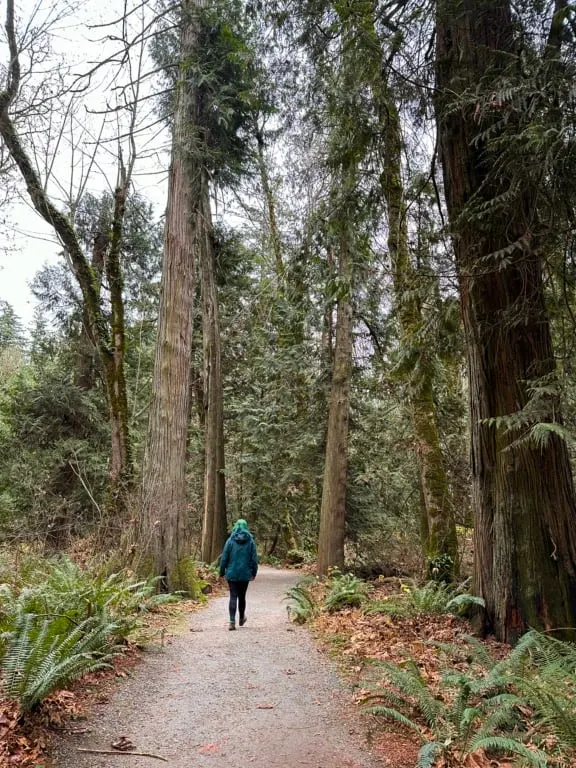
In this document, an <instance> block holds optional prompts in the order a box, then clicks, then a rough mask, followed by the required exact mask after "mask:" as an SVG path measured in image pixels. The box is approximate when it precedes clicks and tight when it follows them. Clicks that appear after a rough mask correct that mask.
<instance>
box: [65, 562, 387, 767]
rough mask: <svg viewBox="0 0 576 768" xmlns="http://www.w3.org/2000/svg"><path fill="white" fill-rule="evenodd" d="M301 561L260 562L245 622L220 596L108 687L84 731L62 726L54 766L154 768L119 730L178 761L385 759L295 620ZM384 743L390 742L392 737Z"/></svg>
mask: <svg viewBox="0 0 576 768" xmlns="http://www.w3.org/2000/svg"><path fill="white" fill-rule="evenodd" d="M298 577H299V574H298V573H297V572H294V571H286V570H272V569H270V568H262V569H261V570H260V572H259V574H258V578H257V579H256V581H255V582H254V583H253V584H251V585H250V589H249V590H248V608H247V617H248V621H247V624H246V626H245V627H243V628H241V629H240V628H237V629H236V631H234V632H230V631H228V629H227V597H217V598H214V599H212V600H211V601H210V603H209V605H208V606H207V607H206V608H205V609H204V610H202V611H199V612H196V613H193V614H191V615H188V617H187V621H186V625H185V626H182V627H181V631H180V632H179V633H177V634H176V635H175V636H173V637H172V638H171V639H170V642H168V643H167V644H165V647H164V648H163V649H162V650H159V651H158V652H151V653H148V654H147V655H146V656H145V657H144V659H143V661H142V662H141V663H140V664H138V665H137V666H135V667H134V668H133V669H132V670H131V671H129V672H128V673H126V679H123V680H122V682H121V684H120V685H114V686H113V690H111V691H110V693H109V694H108V693H107V694H102V695H100V697H99V700H98V699H97V700H96V702H95V703H94V706H93V707H92V712H91V713H90V715H89V717H88V719H87V720H85V721H83V722H82V724H81V726H80V727H78V729H77V733H76V734H75V735H70V734H68V735H66V736H58V737H57V738H56V739H55V742H54V744H53V749H52V765H53V766H54V767H55V768H117V767H118V766H127V767H128V766H129V768H145V767H147V766H150V765H161V763H160V762H159V761H158V760H157V759H154V758H152V757H140V756H137V755H134V754H130V753H121V752H114V753H113V754H97V753H93V752H83V751H80V750H110V751H113V750H111V745H112V743H114V742H117V741H118V740H119V739H120V738H121V737H126V739H129V740H130V742H131V743H132V745H133V746H134V748H135V750H136V751H138V752H146V753H151V754H154V755H157V756H160V757H163V758H166V759H167V760H168V761H169V764H170V765H172V766H175V767H176V768H185V767H186V768H191V767H192V766H199V767H201V766H213V768H217V767H218V766H219V765H222V766H226V767H227V768H247V766H254V768H300V766H303V767H304V768H306V767H308V768H377V766H387V765H390V764H391V761H389V760H388V759H386V757H385V751H384V753H383V754H382V755H380V756H378V755H376V754H374V753H373V752H371V751H370V750H369V749H368V745H367V742H366V735H367V734H366V722H365V719H362V718H361V717H360V715H359V714H358V710H357V709H356V708H355V707H353V706H352V704H351V701H352V693H351V691H350V690H346V686H345V685H343V684H342V682H341V679H340V677H339V675H338V673H337V670H336V667H335V665H334V664H333V662H331V661H329V660H328V659H327V658H326V656H325V655H323V654H322V653H320V652H319V651H318V649H317V647H316V645H315V644H314V642H313V640H312V639H311V638H310V636H309V634H308V632H307V631H306V630H305V629H302V628H299V627H295V626H294V625H292V624H290V623H289V621H288V618H287V611H286V604H285V603H283V602H282V598H283V596H284V593H285V591H286V589H287V588H288V587H289V586H290V585H292V584H295V583H296V582H297V581H298ZM384 749H385V745H384Z"/></svg>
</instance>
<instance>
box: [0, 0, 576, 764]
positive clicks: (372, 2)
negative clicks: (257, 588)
mask: <svg viewBox="0 0 576 768" xmlns="http://www.w3.org/2000/svg"><path fill="white" fill-rule="evenodd" d="M2 13H3V15H4V18H3V24H4V27H3V30H2V33H1V36H0V180H1V187H2V199H1V200H0V207H1V211H0V221H1V226H2V233H3V236H2V242H3V252H4V256H3V262H2V263H4V264H6V263H7V261H6V260H15V261H18V260H20V259H23V258H24V257H25V253H27V252H28V250H27V249H30V248H32V249H33V248H34V247H35V244H34V242H35V241H34V235H33V234H32V233H31V230H35V231H38V230H40V229H41V231H42V233H44V234H43V237H44V239H47V240H49V241H50V243H51V250H52V255H51V256H50V258H47V260H46V262H45V264H44V266H43V267H42V268H41V269H40V270H39V271H38V272H37V273H36V275H35V277H34V278H33V280H32V281H31V283H30V284H29V290H30V292H31V295H32V297H33V305H34V315H33V318H32V319H31V320H30V321H26V322H25V321H23V320H22V319H21V317H20V316H19V312H18V308H17V307H16V306H15V304H14V302H13V301H12V297H11V296H10V295H7V294H5V293H4V291H3V288H2V282H1V274H0V582H3V583H2V584H0V629H2V632H3V634H1V633H0V657H2V655H4V657H5V659H4V661H3V662H2V664H3V665H4V672H3V674H4V677H5V679H6V680H8V681H9V684H8V687H9V688H10V685H12V686H13V687H12V688H10V691H12V693H13V692H14V690H16V689H17V688H18V680H17V679H16V678H17V677H18V674H16V673H18V670H20V671H21V669H22V667H21V666H17V667H14V665H12V672H10V669H11V667H10V664H11V663H12V662H13V657H14V654H17V653H21V652H22V647H23V645H26V643H27V644H28V645H30V644H32V646H33V647H34V648H36V651H37V652H38V653H39V652H40V650H39V648H40V645H41V643H45V644H49V643H48V640H47V639H46V638H48V639H50V638H52V640H50V642H52V641H53V643H55V644H56V645H55V646H54V645H53V646H51V647H52V649H54V648H56V649H57V650H58V653H61V654H62V659H64V658H65V656H66V653H67V651H66V648H65V644H66V642H67V641H63V640H62V637H64V636H66V633H69V630H70V626H69V624H68V626H67V628H66V630H65V631H64V629H63V625H62V621H63V619H62V615H66V616H68V618H69V619H70V622H72V624H73V625H75V631H76V634H77V637H76V638H75V640H74V642H75V643H78V654H79V655H81V653H84V652H86V649H87V648H92V650H91V651H90V652H89V656H90V661H91V664H92V665H93V666H94V668H96V667H97V666H98V665H99V664H100V663H101V662H102V658H101V657H100V656H98V655H97V654H96V655H94V653H95V652H94V653H93V651H94V648H96V647H100V646H98V641H97V637H100V639H101V638H102V637H104V636H106V637H108V636H110V635H118V631H119V630H118V627H111V626H110V622H111V623H112V624H115V623H116V624H117V623H118V622H119V621H120V623H121V621H122V619H120V618H118V617H119V616H120V615H121V614H123V612H125V611H126V612H128V613H129V612H130V611H131V610H134V609H135V606H136V605H137V604H139V603H138V600H136V601H135V602H133V603H132V602H130V600H129V599H128V595H129V593H130V590H132V588H134V589H135V593H134V594H138V595H139V596H140V597H139V599H140V600H142V601H149V603H150V605H152V604H156V605H160V604H162V603H163V602H166V601H170V600H171V599H172V597H173V595H174V594H175V593H177V594H180V595H182V596H188V597H196V598H198V596H201V592H202V589H203V588H204V587H205V579H206V578H208V577H207V576H206V574H207V573H210V567H211V566H213V564H214V563H216V561H217V560H218V557H219V555H220V553H221V551H222V547H223V545H224V542H225V541H226V538H227V536H228V534H229V533H230V530H231V528H232V525H233V523H234V521H235V520H237V519H238V518H245V519H246V520H247V521H248V523H249V525H250V529H251V530H252V531H253V533H254V535H255V538H256V541H257V544H258V550H259V555H260V559H261V561H262V562H265V563H269V564H271V565H276V564H280V563H284V564H286V563H288V564H291V565H303V566H304V567H305V569H306V570H308V571H310V572H311V573H312V572H313V573H315V574H317V575H318V576H319V577H320V580H319V581H318V580H317V581H315V582H314V583H315V585H316V586H314V587H313V588H312V592H308V591H307V587H305V586H301V587H297V588H296V592H293V594H292V597H293V598H294V599H295V600H296V606H297V609H298V610H300V612H304V613H314V612H315V610H316V608H315V607H314V606H316V607H317V605H316V602H315V601H316V600H320V603H321V601H322V600H324V599H326V594H325V593H324V592H323V593H322V595H323V596H322V595H321V596H320V597H318V595H317V594H316V593H315V590H317V589H324V590H326V589H328V599H330V598H329V595H330V594H332V593H330V589H331V588H332V590H333V591H334V588H336V592H335V593H334V594H336V595H337V597H336V598H333V599H334V600H336V602H338V599H339V598H338V594H340V593H339V592H338V589H341V590H344V591H345V588H349V595H352V599H351V601H350V605H356V603H355V600H356V598H358V599H360V598H359V597H358V596H359V595H360V594H361V593H362V590H363V589H364V588H363V587H362V586H358V585H359V584H360V580H362V579H364V580H368V581H370V582H371V583H373V582H374V580H376V582H375V583H376V584H378V583H380V584H382V583H386V580H387V579H389V578H397V579H403V578H406V579H411V580H413V583H414V584H418V585H420V586H419V588H424V589H427V590H428V591H429V594H431V595H432V594H433V595H436V596H437V595H438V594H439V593H442V594H445V597H446V601H445V603H448V602H450V600H452V601H453V600H454V599H457V600H458V599H459V598H458V597H455V596H460V603H459V607H460V609H462V611H463V612H464V613H465V614H466V618H467V620H470V621H471V623H472V624H471V626H472V627H473V628H474V631H475V632H476V633H477V635H478V637H481V638H483V637H487V636H490V637H493V638H494V639H495V640H496V641H498V642H501V643H507V644H511V645H514V644H516V643H518V642H519V643H520V646H518V647H520V648H524V649H526V648H531V647H532V646H530V643H531V642H536V645H537V647H538V648H539V649H540V651H539V653H540V652H541V653H542V654H543V655H544V656H546V654H548V656H546V658H547V659H548V661H550V658H549V655H550V654H552V653H553V650H551V649H556V650H555V651H554V653H556V654H557V655H558V658H560V657H561V659H563V660H564V662H566V665H565V667H563V671H562V674H561V675H560V678H561V679H562V685H567V686H568V688H567V691H568V692H567V693H566V696H567V699H566V701H569V702H572V697H571V695H569V694H570V690H572V689H571V688H570V686H572V685H574V684H576V681H575V680H574V669H575V668H576V666H575V665H574V664H573V660H574V658H576V653H575V652H574V650H573V645H572V642H573V641H574V636H575V630H576V493H575V488H574V462H575V460H576V452H575V451H576V449H575V445H574V436H575V434H576V433H575V428H576V370H575V368H574V360H575V359H576V357H575V354H576V353H575V349H574V341H575V339H576V239H575V238H576V222H575V218H574V210H575V207H574V204H575V199H576V186H575V184H574V178H575V177H576V11H575V8H574V6H573V5H571V4H570V3H569V2H568V1H567V0H524V1H523V2H521V3H513V2H512V1H511V0H435V1H434V0H427V1H426V2H421V1H420V0H267V1H266V2H264V1H263V0H179V1H176V0H157V2H156V1H155V2H147V1H146V0H144V1H141V0H125V2H124V3H115V2H113V3H111V4H110V7H106V8H105V9H104V8H102V9H98V10H95V9H93V8H90V7H89V4H80V5H79V6H78V7H77V8H73V7H72V6H69V5H68V4H67V3H59V2H52V0H40V2H37V3H32V2H29V0H5V8H4V10H3V11H2ZM23 211H25V215H24V217H23V218H22V212H23ZM27 222H32V223H31V224H28V223H27ZM23 254H24V255H23ZM120 573H121V574H123V575H122V576H119V575H118V574H120ZM111 574H112V575H111ZM324 577H327V579H328V581H326V579H325V578H324ZM107 578H108V579H111V581H110V582H109V583H108V581H106V579H107ZM94 579H96V581H94ZM123 579H125V580H126V581H123ZM378 579H379V580H380V581H378ZM38 580H40V581H41V582H42V584H44V585H46V584H50V585H51V586H50V590H51V591H50V590H48V591H47V592H46V594H48V592H50V595H51V597H46V594H44V592H43V590H44V587H42V589H40V588H39V587H38V584H37V583H36V582H37V581H38ZM66 580H68V581H67V582H66V583H71V581H74V580H76V581H78V583H80V582H81V585H82V587H81V589H86V590H88V591H90V590H92V591H93V598H91V600H92V599H93V601H94V605H96V604H97V603H98V600H102V607H103V608H104V607H105V608H106V610H108V608H109V607H110V606H116V608H114V609H113V610H112V611H111V613H110V612H109V613H106V615H105V616H104V618H103V619H102V622H101V623H100V624H98V622H97V621H96V618H95V615H93V614H86V615H85V614H83V613H82V612H75V613H73V615H72V614H68V610H72V606H73V604H74V601H72V602H71V603H70V605H68V606H63V605H61V604H60V603H59V602H58V600H60V598H56V597H55V595H56V592H58V589H59V588H58V589H56V586H55V585H56V582H58V583H59V584H62V583H64V581H66ZM346 580H348V581H346ZM362 583H364V582H362ZM322 584H323V585H324V587H320V586H319V585H322ZM34 585H36V586H34ZM95 585H96V586H95ZM106 585H108V586H106ZM326 585H328V586H326ZM330 585H332V586H330ZM335 585H336V587H335ZM422 585H424V586H422ZM35 589H36V590H40V592H38V595H37V597H36V598H35V599H34V600H31V599H30V594H32V593H34V590H35ZM78 589H80V586H78ZM2 590H4V591H2ZM27 590H28V591H27ZM94 590H95V591H94ZM115 590H117V591H115ZM126 590H127V591H126ZM443 591H444V592H443ZM96 593H98V597H97V596H96ZM104 593H105V594H104ZM34 594H36V593H34ZM70 594H72V593H70ZM113 594H114V597H112V595H113ZM464 596H466V597H464ZM386 599H387V598H386ZM35 600H36V602H35ZM51 600H53V601H54V602H50V601H51ZM108 600H111V601H112V602H111V603H110V606H109V605H108V602H106V601H108ZM42 601H44V603H43V602H42ZM320 603H318V605H320ZM344 603H346V600H344ZM43 604H44V605H45V606H47V607H45V608H44V609H41V608H39V607H38V605H43ZM98 604H99V603H98ZM359 604H360V603H358V605H359ZM120 606H122V607H121V608H120ZM76 608H77V606H76ZM76 608H74V611H76ZM326 610H327V611H328V613H331V610H330V605H329V604H328V607H327V608H326ZM115 611H116V612H115ZM448 612H449V611H448ZM38 614H41V615H42V616H44V618H43V620H42V621H38V620H37V619H38ZM57 615H59V616H60V618H55V617H56V616H57ZM102 615H104V614H102ZM34 616H36V619H34V618H33V617H34ZM70 616H72V618H70ZM31 617H32V618H31ZM306 618H309V617H305V619H306ZM35 622H36V623H35ZM106 622H108V623H109V624H108V625H106ZM106 626H107V628H106ZM80 629H81V630H82V631H80ZM43 633H44V634H43ZM63 633H64V634H63ZM534 633H536V634H534ZM72 634H74V633H72ZM125 634H126V636H127V635H128V634H129V632H128V630H126V633H125ZM120 635H122V631H120ZM534 637H536V638H540V640H537V641H534ZM18 638H20V639H19V640H18ZM39 638H40V640H39ZM527 638H528V639H527ZM542 638H548V639H549V640H550V644H549V645H547V646H546V649H547V650H542V648H543V647H544V646H543V645H542V643H543V642H544V641H543V640H542ZM92 642H94V643H96V645H94V646H91V645H90V643H92ZM62 643H63V645H62ZM522 643H524V645H522ZM538 643H540V645H538ZM11 644H12V645H11ZM552 644H556V645H552ZM66 647H68V650H69V649H70V647H71V646H70V645H68V646H66ZM11 648H12V652H11V650H10V649H11ZM14 648H16V650H14ZM82 648H83V649H84V650H82ZM558 649H561V650H558ZM90 653H91V654H92V655H90ZM529 653H532V651H529ZM571 654H572V655H571ZM32 656H33V654H32ZM32 656H31V657H30V658H31V660H29V661H27V662H26V664H28V667H27V669H28V671H29V672H30V674H31V677H30V680H29V682H30V681H31V680H32V678H33V677H34V675H33V674H32V672H31V670H33V668H35V667H37V665H38V664H40V661H39V660H38V658H36V659H35V660H34V658H32ZM536 656H538V654H537V653H536ZM536 656H534V654H533V655H532V656H531V659H532V661H534V658H536ZM19 658H20V657H19ZM70 658H72V657H70ZM555 658H556V656H555ZM569 659H572V661H569ZM11 660H12V661H11ZM567 660H568V661H567ZM556 661H558V659H556ZM564 662H563V663H564ZM534 663H535V662H534ZM558 663H560V662H559V661H558ZM19 664H21V661H20V662H19ZM571 664H572V666H570V665H571ZM70 665H71V666H70V670H69V671H68V672H67V673H66V674H67V675H68V677H66V675H64V676H63V679H73V678H74V677H77V676H79V675H80V674H81V673H83V671H86V670H83V669H82V668H81V666H79V667H78V668H77V670H76V671H74V670H73V669H72V667H73V665H72V662H70ZM74 669H76V668H74ZM14 670H16V673H15V672H14ZM556 672H558V670H556ZM11 674H12V677H10V675H11ZM15 675H16V677H15ZM570 675H571V676H572V677H571V678H570V679H568V678H569V677H570ZM10 681H11V682H10ZM508 684H509V681H508V683H507V685H508ZM35 685H37V687H36V688H35V689H34V691H33V690H32V688H31V687H30V686H28V688H27V689H26V690H24V689H23V688H22V685H20V689H18V691H17V693H16V694H14V695H15V697H16V699H18V700H19V702H20V704H21V705H22V706H23V708H24V709H27V708H33V707H34V706H35V704H37V703H38V702H39V701H40V700H41V699H42V698H44V694H45V693H46V692H47V691H48V689H50V690H51V689H52V688H55V687H57V686H56V683H55V682H54V684H53V685H52V684H50V685H47V687H46V689H45V691H44V689H42V685H43V682H42V681H40V682H39V681H38V680H36V682H35ZM38 685H39V686H40V687H38ZM14 686H16V687H14ZM398 686H400V687H401V685H400V683H399V682H398V681H396V687H398ZM507 690H509V689H507ZM477 693H478V691H477ZM478 695H480V694H478ZM566 706H568V708H570V706H571V707H572V709H573V703H572V704H571V705H566ZM546 713H547V714H546V715H545V716H544V719H546V717H548V715H549V712H548V710H546ZM380 714H382V715H385V714H386V713H385V712H380ZM508 714H510V713H509V712H508ZM550 717H551V716H550ZM550 717H548V720H550ZM494 727H496V726H494ZM498 727H499V728H500V727H504V725H503V722H502V723H500V724H498ZM570 729H571V730H570ZM565 730H566V733H565V734H564V735H565V736H566V739H567V741H566V742H562V743H563V744H568V745H569V748H573V747H574V746H576V716H574V717H572V720H571V722H570V724H569V726H568V725H566V728H565ZM568 731H569V733H570V738H568ZM556 735H557V734H556ZM498 738H503V737H502V736H499V735H498V734H497V735H495V736H494V739H496V741H494V742H493V743H492V744H491V748H492V749H495V750H496V751H498V749H503V750H504V751H505V750H506V749H508V747H510V745H509V744H508V745H503V744H502V743H499V742H498V741H497V739H498ZM560 741H561V740H560ZM558 743H560V742H558ZM537 746H538V749H540V747H541V745H537ZM483 748H486V749H488V748H490V744H488V746H486V745H484V747H483ZM567 748H568V747H567ZM511 749H512V751H514V749H513V748H511ZM523 749H525V750H526V752H527V753H530V751H531V747H530V746H528V747H525V746H524V747H523ZM534 749H535V750H536V751H535V752H534V754H536V753H537V754H538V759H540V760H544V761H545V759H546V758H544V757H542V753H541V751H538V749H537V748H536V747H535V748H534ZM473 751H474V750H472V752H473ZM427 754H428V757H426V755H425V756H424V758H421V763H420V764H421V765H422V766H424V765H429V766H432V765H436V764H437V763H435V762H434V760H435V759H436V757H435V755H436V752H435V751H434V749H432V748H430V749H429V750H428V753H427ZM515 754H516V755H517V757H518V759H524V760H528V761H529V762H528V763H526V764H537V765H561V764H562V765H569V764H573V763H569V762H566V763H561V762H558V763H554V762H549V763H547V762H541V763H536V762H534V763H530V760H531V759H532V758H531V756H530V754H528V756H526V754H524V752H522V750H521V749H520V748H518V749H517V750H516V752H515ZM550 754H552V752H550ZM563 754H564V753H563ZM571 754H572V753H571ZM425 759H428V760H429V762H428V763H426V762H425V761H424V760H425ZM534 759H536V758H534ZM563 759H564V758H563ZM568 759H569V758H568ZM454 764H456V763H454ZM458 764H460V763H458ZM461 764H462V765H464V764H465V765H476V763H464V762H462V763H461ZM438 765H440V763H438ZM445 765H447V766H448V765H451V763H445ZM477 765H481V763H480V762H478V763H477ZM482 765H483V764H482Z"/></svg>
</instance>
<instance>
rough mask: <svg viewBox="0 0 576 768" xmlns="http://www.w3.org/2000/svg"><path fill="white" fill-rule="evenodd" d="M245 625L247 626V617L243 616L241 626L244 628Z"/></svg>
mask: <svg viewBox="0 0 576 768" xmlns="http://www.w3.org/2000/svg"><path fill="white" fill-rule="evenodd" d="M244 624H246V616H241V617H240V626H241V627H243V626H244Z"/></svg>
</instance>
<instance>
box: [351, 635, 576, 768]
mask: <svg viewBox="0 0 576 768" xmlns="http://www.w3.org/2000/svg"><path fill="white" fill-rule="evenodd" d="M468 641H469V642H468V646H467V647H466V648H465V653H466V656H467V660H468V667H467V669H466V671H462V670H461V669H458V668H455V667H454V666H453V665H452V666H446V668H445V669H444V671H443V673H442V677H441V680H440V684H439V686H435V687H432V686H430V685H429V683H428V681H427V679H426V678H425V677H424V675H423V673H422V671H421V670H420V668H419V667H418V666H417V665H416V663H415V662H413V661H408V662H405V663H404V664H402V665H401V666H395V665H392V664H383V665H380V668H381V669H382V670H383V672H384V680H385V684H386V687H378V688H377V689H375V690H374V691H373V692H372V693H371V694H370V695H369V696H367V697H366V698H365V701H364V703H365V704H366V705H368V706H366V707H365V709H364V711H365V712H366V713H369V714H374V715H380V716H382V717H384V718H386V719H388V720H393V721H396V722H399V723H402V724H403V725H404V726H406V727H408V728H410V729H411V730H413V731H415V732H416V733H418V735H419V736H420V738H421V739H422V741H423V742H424V745H423V747H422V749H421V750H420V754H419V760H418V768H432V767H433V766H435V765H436V764H437V762H438V760H439V759H440V757H441V756H447V755H451V756H453V757H454V756H456V757H458V759H461V758H463V757H465V756H466V755H469V754H472V753H474V752H475V751H477V750H480V749H483V750H485V751H486V752H487V753H489V754H490V753H496V754H506V755H512V756H514V757H515V759H516V765H518V766H536V767H537V768H545V766H548V765H552V764H553V765H566V766H568V765H573V764H574V762H573V761H574V752H573V750H575V749H576V710H575V707H574V693H575V690H576V646H575V645H574V644H572V643H566V642H562V641H559V640H556V639H554V638H550V637H548V636H546V635H543V634H541V633H538V632H535V631H532V632H529V633H527V634H526V635H525V636H524V637H523V638H522V639H521V640H520V642H519V643H518V645H517V646H516V648H514V649H513V651H512V652H511V653H510V655H509V656H508V657H507V658H506V659H504V660H503V661H496V660H494V659H493V658H491V656H490V655H489V653H488V651H487V650H486V648H485V647H484V646H483V645H482V643H480V642H479V641H477V640H474V639H472V638H468ZM434 645H436V647H437V648H438V650H439V651H440V652H441V653H444V655H445V656H446V658H447V659H452V658H453V657H454V656H457V655H458V654H462V651H463V649H462V646H452V645H443V644H434ZM430 733H431V734H432V736H431V737H430V736H429V734H430Z"/></svg>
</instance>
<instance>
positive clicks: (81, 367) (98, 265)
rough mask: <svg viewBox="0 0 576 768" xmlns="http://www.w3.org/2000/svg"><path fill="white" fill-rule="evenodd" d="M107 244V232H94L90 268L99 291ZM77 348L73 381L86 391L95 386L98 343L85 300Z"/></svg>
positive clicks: (108, 242)
mask: <svg viewBox="0 0 576 768" xmlns="http://www.w3.org/2000/svg"><path fill="white" fill-rule="evenodd" d="M109 244H110V237H109V235H108V233H107V232H103V231H99V232H97V233H96V236H95V237H94V244H93V247H92V270H93V272H94V278H95V282H96V287H97V290H98V292H99V293H100V290H101V288H102V275H103V273H104V263H105V259H106V252H107V250H108V246H109ZM78 348H79V351H78V363H77V370H76V376H75V381H74V383H75V384H76V385H77V386H78V387H80V389H83V390H84V391H86V392H88V391H89V390H91V389H94V387H95V386H96V373H97V367H96V366H97V360H96V358H97V351H98V344H97V341H96V339H95V338H94V336H93V334H92V326H91V323H90V316H89V314H88V310H87V307H86V302H85V301H83V302H82V328H81V330H80V338H79V340H78Z"/></svg>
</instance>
